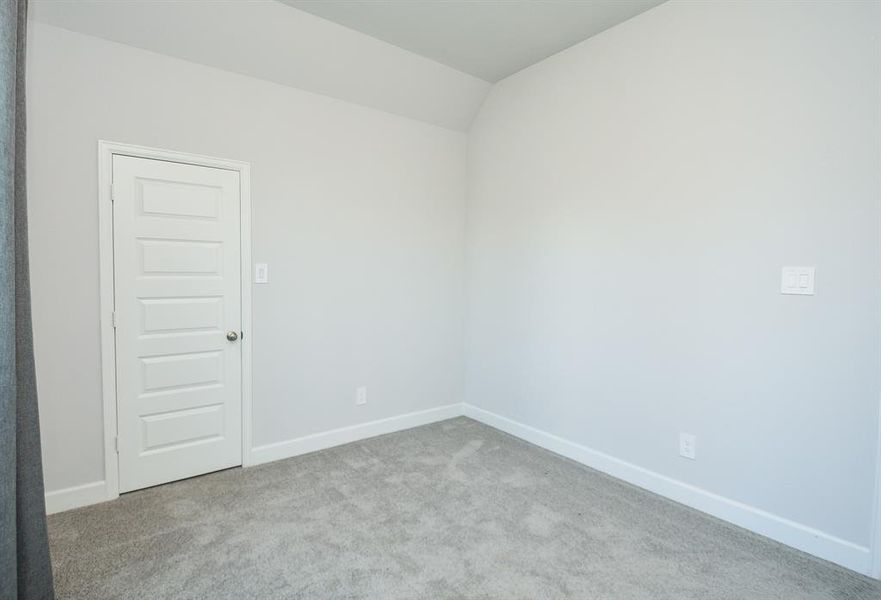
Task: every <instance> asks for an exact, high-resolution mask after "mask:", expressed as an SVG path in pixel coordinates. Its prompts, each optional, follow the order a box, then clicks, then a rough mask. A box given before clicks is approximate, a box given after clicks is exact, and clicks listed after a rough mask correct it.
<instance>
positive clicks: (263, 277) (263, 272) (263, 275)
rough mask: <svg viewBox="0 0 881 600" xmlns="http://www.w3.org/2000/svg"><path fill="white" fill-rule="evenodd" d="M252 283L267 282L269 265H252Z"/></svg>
mask: <svg viewBox="0 0 881 600" xmlns="http://www.w3.org/2000/svg"><path fill="white" fill-rule="evenodd" d="M254 283H269V265H267V264H266V263H257V264H256V265H254Z"/></svg>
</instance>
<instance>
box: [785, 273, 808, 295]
mask: <svg viewBox="0 0 881 600" xmlns="http://www.w3.org/2000/svg"><path fill="white" fill-rule="evenodd" d="M780 293H781V294H796V295H799V296H813V295H814V267H783V274H782V277H781V280H780Z"/></svg>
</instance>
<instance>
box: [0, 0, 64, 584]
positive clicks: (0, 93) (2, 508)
mask: <svg viewBox="0 0 881 600" xmlns="http://www.w3.org/2000/svg"><path fill="white" fill-rule="evenodd" d="M26 13H27V0H0V333H2V334H0V600H11V599H27V600H31V599H44V598H54V597H55V594H54V592H53V587H52V564H51V562H50V560H49V544H48V540H47V535H46V505H45V499H44V496H43V467H42V463H41V457H40V423H39V419H38V415H37V387H36V379H35V375H34V352H33V336H32V334H31V300H30V288H29V285H28V255H27V250H28V241H27V217H26V214H25V213H26V209H27V201H26V193H25V143H24V140H25V103H24V84H25V80H24V69H25V36H26V32H27V14H26Z"/></svg>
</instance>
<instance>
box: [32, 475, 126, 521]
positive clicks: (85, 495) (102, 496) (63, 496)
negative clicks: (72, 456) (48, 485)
mask: <svg viewBox="0 0 881 600" xmlns="http://www.w3.org/2000/svg"><path fill="white" fill-rule="evenodd" d="M110 499H111V498H109V497H108V496H107V485H106V483H105V482H103V481H93V482H92V483H85V484H83V485H75V486H73V487H69V488H64V489H63V490H55V491H53V492H46V513H47V514H50V515H51V514H53V513H58V512H62V511H65V510H71V509H73V508H79V507H81V506H88V505H89V504H97V503H99V502H105V501H107V500H110Z"/></svg>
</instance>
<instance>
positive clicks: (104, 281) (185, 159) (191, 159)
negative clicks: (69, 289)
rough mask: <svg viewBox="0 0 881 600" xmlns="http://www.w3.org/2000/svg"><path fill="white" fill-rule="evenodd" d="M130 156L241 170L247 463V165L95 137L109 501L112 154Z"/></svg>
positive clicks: (114, 489)
mask: <svg viewBox="0 0 881 600" xmlns="http://www.w3.org/2000/svg"><path fill="white" fill-rule="evenodd" d="M114 155H122V156H132V157H135V158H147V159H154V160H164V161H168V162H176V163H184V164H189V165H197V166H202V167H213V168H217V169H226V170H229V171H236V172H238V173H239V184H240V186H241V189H240V194H239V197H240V202H241V222H240V229H241V237H240V240H241V242H240V243H241V263H242V264H241V272H242V285H241V294H242V299H241V307H242V330H243V332H244V335H243V337H242V339H241V343H242V467H248V466H250V465H251V464H252V462H251V436H252V431H251V429H252V428H251V414H252V413H251V348H252V344H253V339H254V336H253V327H252V323H251V276H250V273H251V165H250V163H246V162H242V161H238V160H228V159H223V158H215V157H211V156H202V155H199V154H189V153H185V152H177V151H174V150H164V149H161V148H148V147H145V146H137V145H132V144H123V143H118V142H110V141H106V140H99V141H98V239H99V256H100V294H101V295H100V311H101V312H100V323H101V385H102V396H103V417H104V485H105V491H106V498H107V500H113V499H114V498H117V497H119V455H118V454H117V451H116V438H117V416H116V402H117V397H116V336H115V331H114V327H113V310H114V282H113V204H112V200H111V183H112V180H113V156H114Z"/></svg>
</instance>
